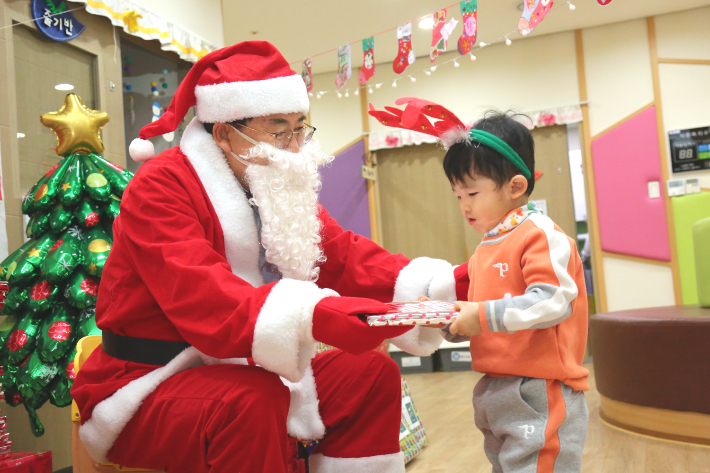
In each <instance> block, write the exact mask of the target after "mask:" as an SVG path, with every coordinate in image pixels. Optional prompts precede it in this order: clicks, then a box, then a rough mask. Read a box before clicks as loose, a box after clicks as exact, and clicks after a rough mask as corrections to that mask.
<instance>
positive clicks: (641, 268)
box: [604, 257, 675, 311]
mask: <svg viewBox="0 0 710 473" xmlns="http://www.w3.org/2000/svg"><path fill="white" fill-rule="evenodd" d="M604 277H605V284H606V298H607V309H608V310H609V311H617V310H629V309H642V308H645V307H663V306H670V305H675V296H674V294H673V273H672V272H671V268H669V267H667V266H661V265H658V264H647V263H638V262H635V261H629V260H624V259H619V258H606V257H605V258H604Z"/></svg>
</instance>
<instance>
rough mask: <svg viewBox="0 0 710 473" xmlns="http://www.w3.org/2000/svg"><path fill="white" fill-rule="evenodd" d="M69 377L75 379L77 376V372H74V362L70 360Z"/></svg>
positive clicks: (68, 366)
mask: <svg viewBox="0 0 710 473" xmlns="http://www.w3.org/2000/svg"><path fill="white" fill-rule="evenodd" d="M67 378H69V379H71V380H72V381H74V378H76V374H74V362H73V361H70V362H69V364H68V365H67Z"/></svg>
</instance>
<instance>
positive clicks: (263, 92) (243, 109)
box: [195, 74, 310, 123]
mask: <svg viewBox="0 0 710 473" xmlns="http://www.w3.org/2000/svg"><path fill="white" fill-rule="evenodd" d="M195 98H196V99H197V107H196V108H197V118H198V119H199V120H200V121H201V122H202V123H228V122H231V121H234V120H241V119H242V118H254V117H265V116H266V115H272V114H274V113H293V112H301V113H304V114H306V113H308V108H309V107H310V101H309V100H308V92H307V91H306V84H305V83H304V82H303V79H302V78H301V76H300V75H299V74H293V75H290V76H283V77H275V78H272V79H265V80H253V81H242V82H225V83H222V84H211V85H198V86H197V87H195Z"/></svg>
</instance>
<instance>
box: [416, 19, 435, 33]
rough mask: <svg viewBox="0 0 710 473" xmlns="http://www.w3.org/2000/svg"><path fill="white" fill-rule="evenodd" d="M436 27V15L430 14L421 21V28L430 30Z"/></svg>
mask: <svg viewBox="0 0 710 473" xmlns="http://www.w3.org/2000/svg"><path fill="white" fill-rule="evenodd" d="M433 27H434V17H431V16H428V17H426V18H424V19H423V20H422V21H420V22H419V28H421V29H423V30H430V29H432V28H433Z"/></svg>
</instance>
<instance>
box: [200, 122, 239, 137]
mask: <svg viewBox="0 0 710 473" xmlns="http://www.w3.org/2000/svg"><path fill="white" fill-rule="evenodd" d="M247 120H249V118H242V119H241V120H235V121H233V122H228V123H227V124H228V125H232V126H234V125H246V124H247ZM202 126H203V127H205V130H206V131H207V133H209V134H210V135H211V134H212V132H213V130H214V123H203V124H202Z"/></svg>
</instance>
